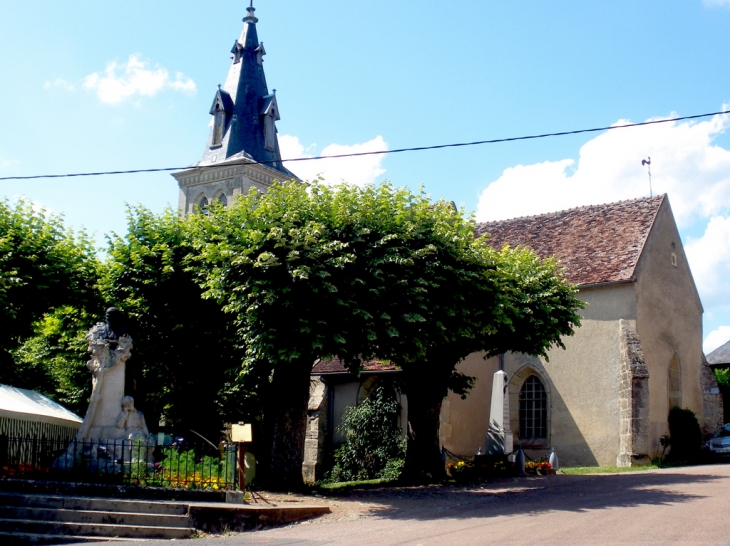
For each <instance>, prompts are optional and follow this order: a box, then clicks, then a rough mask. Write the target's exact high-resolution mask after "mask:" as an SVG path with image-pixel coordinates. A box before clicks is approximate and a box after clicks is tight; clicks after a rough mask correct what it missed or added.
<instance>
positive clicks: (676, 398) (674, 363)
mask: <svg viewBox="0 0 730 546" xmlns="http://www.w3.org/2000/svg"><path fill="white" fill-rule="evenodd" d="M667 396H668V397H669V409H672V408H673V407H674V406H679V407H680V408H681V407H682V368H681V366H680V365H679V357H677V355H676V354H675V355H673V356H672V360H670V361H669V377H668V378H667Z"/></svg>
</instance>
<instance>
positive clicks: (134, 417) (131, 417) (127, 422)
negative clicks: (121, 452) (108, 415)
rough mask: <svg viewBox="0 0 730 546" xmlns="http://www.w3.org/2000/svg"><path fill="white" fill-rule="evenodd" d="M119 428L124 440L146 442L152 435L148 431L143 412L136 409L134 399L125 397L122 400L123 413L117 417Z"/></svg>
mask: <svg viewBox="0 0 730 546" xmlns="http://www.w3.org/2000/svg"><path fill="white" fill-rule="evenodd" d="M117 428H118V429H119V430H121V431H122V434H123V435H124V436H122V438H124V439H126V440H144V441H145V442H146V441H147V438H148V436H149V434H150V432H149V430H147V423H145V420H144V415H142V412H141V411H139V410H137V409H134V398H132V397H131V396H125V397H124V398H122V411H121V412H120V413H119V416H118V417H117Z"/></svg>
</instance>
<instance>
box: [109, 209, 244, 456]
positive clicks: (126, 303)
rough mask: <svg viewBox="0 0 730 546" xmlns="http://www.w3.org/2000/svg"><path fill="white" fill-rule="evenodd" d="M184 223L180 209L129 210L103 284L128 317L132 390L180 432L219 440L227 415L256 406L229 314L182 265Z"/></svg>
mask: <svg viewBox="0 0 730 546" xmlns="http://www.w3.org/2000/svg"><path fill="white" fill-rule="evenodd" d="M186 225H187V224H186V222H185V221H184V220H183V219H181V218H180V217H179V215H178V213H177V212H176V211H172V210H167V211H165V212H164V213H163V214H160V215H157V214H153V213H152V212H151V211H149V210H147V209H145V208H143V207H136V208H131V209H130V210H129V211H128V231H127V233H126V234H125V235H124V236H119V235H112V236H111V237H109V244H108V250H107V254H108V258H107V261H106V263H105V267H104V269H103V275H102V279H101V282H100V286H101V292H102V293H103V295H104V297H105V300H106V301H107V302H108V303H109V304H114V305H116V306H118V307H119V308H121V309H122V310H123V311H124V312H125V314H126V315H127V317H128V321H129V324H128V329H129V331H130V333H131V335H132V337H133V339H134V350H133V351H132V358H131V359H130V361H129V367H128V371H127V392H128V393H130V394H132V395H133V396H135V399H136V400H137V403H138V406H139V407H140V409H142V410H143V411H144V412H145V414H146V415H147V419H148V420H150V421H152V422H154V421H156V419H157V418H159V417H160V416H162V415H164V416H165V417H166V418H167V420H168V421H171V422H172V424H173V426H174V427H175V428H176V430H177V431H178V433H180V434H185V435H186V436H188V437H195V436H194V434H193V433H191V431H194V432H196V433H198V434H202V435H203V436H205V437H207V438H211V439H212V440H213V441H215V440H217V437H218V434H219V431H220V428H221V424H222V422H223V421H230V420H233V421H236V422H237V421H239V420H242V419H244V418H246V419H249V418H251V413H252V412H253V413H255V411H256V408H255V405H254V404H253V403H252V393H251V392H250V391H245V390H244V389H243V388H242V386H241V383H240V381H238V372H239V370H240V367H241V361H242V356H241V350H240V348H239V347H240V343H239V342H238V341H237V340H236V339H235V338H234V337H233V336H232V332H231V328H230V324H231V322H232V321H231V317H230V316H227V315H225V314H224V313H223V311H222V310H221V308H220V306H219V305H218V304H217V302H215V301H214V300H210V299H207V300H206V299H203V298H202V297H201V293H202V291H201V288H200V286H199V285H198V284H196V282H195V280H194V278H193V275H192V274H191V273H190V272H188V271H186V269H185V267H184V261H185V259H186V257H187V255H188V253H189V252H190V250H191V247H190V245H189V242H188V239H189V237H188V234H187V230H186Z"/></svg>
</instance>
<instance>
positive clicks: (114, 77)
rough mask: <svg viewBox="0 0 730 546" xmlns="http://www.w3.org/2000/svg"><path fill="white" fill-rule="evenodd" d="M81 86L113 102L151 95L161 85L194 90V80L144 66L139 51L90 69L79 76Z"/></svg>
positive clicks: (190, 91) (162, 86) (185, 90)
mask: <svg viewBox="0 0 730 546" xmlns="http://www.w3.org/2000/svg"><path fill="white" fill-rule="evenodd" d="M83 85H84V87H85V88H87V89H90V90H93V91H96V94H97V96H98V97H99V100H101V101H102V102H106V103H109V104H116V103H119V102H122V101H123V100H125V99H127V98H129V97H132V96H134V95H141V96H145V97H153V96H155V95H156V94H157V93H159V92H160V91H162V90H164V89H171V90H173V91H181V92H184V93H195V89H196V88H195V82H194V81H193V80H192V79H190V78H187V77H185V75H184V74H182V73H180V72H176V73H175V78H174V79H172V78H171V77H170V73H169V72H168V71H167V70H166V69H165V68H162V67H155V68H148V63H147V62H146V61H142V60H140V58H139V55H137V54H133V55H130V56H129V60H128V61H127V62H126V63H121V64H118V63H117V62H116V61H111V62H109V63H107V65H106V69H105V70H104V72H103V73H102V72H94V73H93V74H89V75H88V76H86V77H85V78H84V79H83Z"/></svg>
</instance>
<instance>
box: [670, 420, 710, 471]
mask: <svg viewBox="0 0 730 546" xmlns="http://www.w3.org/2000/svg"><path fill="white" fill-rule="evenodd" d="M668 420H669V448H670V449H669V455H667V462H674V463H679V462H684V463H691V462H695V461H696V460H697V459H698V458H699V456H700V449H701V448H702V431H701V430H700V423H699V422H698V421H697V416H696V415H695V414H694V412H693V411H692V410H690V409H687V408H685V409H682V408H680V407H679V406H674V407H673V408H672V409H671V410H670V411H669V419H668Z"/></svg>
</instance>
